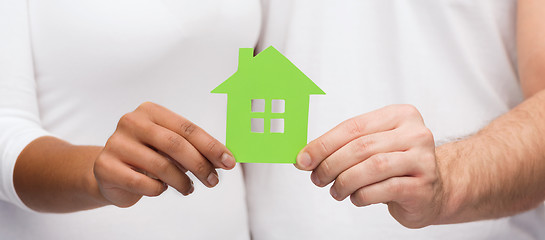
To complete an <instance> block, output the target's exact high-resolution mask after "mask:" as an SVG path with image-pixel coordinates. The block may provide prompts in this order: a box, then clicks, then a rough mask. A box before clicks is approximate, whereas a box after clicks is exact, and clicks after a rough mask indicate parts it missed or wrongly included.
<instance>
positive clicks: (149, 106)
mask: <svg viewBox="0 0 545 240" xmlns="http://www.w3.org/2000/svg"><path fill="white" fill-rule="evenodd" d="M156 106H157V104H155V103H152V102H143V103H142V104H140V105H139V106H138V107H137V108H136V110H137V111H145V112H147V111H149V110H150V109H153V108H155V107H156Z"/></svg>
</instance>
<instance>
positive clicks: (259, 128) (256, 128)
mask: <svg viewBox="0 0 545 240" xmlns="http://www.w3.org/2000/svg"><path fill="white" fill-rule="evenodd" d="M251 124H252V125H251V128H250V129H251V131H252V132H255V133H262V132H264V131H265V120H264V119H263V118H252V123H251Z"/></svg>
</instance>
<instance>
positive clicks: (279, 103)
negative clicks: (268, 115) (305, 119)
mask: <svg viewBox="0 0 545 240" xmlns="http://www.w3.org/2000/svg"><path fill="white" fill-rule="evenodd" d="M285 102H286V101H284V99H273V100H272V106H271V112H273V113H284V112H285V111H286V109H285Z"/></svg>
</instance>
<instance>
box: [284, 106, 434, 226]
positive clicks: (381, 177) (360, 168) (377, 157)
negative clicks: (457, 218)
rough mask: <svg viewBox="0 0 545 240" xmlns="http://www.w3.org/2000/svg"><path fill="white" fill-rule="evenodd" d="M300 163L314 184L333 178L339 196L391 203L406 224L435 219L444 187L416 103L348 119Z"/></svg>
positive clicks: (308, 150) (359, 201)
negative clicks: (309, 172) (309, 173)
mask: <svg viewBox="0 0 545 240" xmlns="http://www.w3.org/2000/svg"><path fill="white" fill-rule="evenodd" d="M295 166H296V167H297V168H299V169H301V170H311V171H312V174H311V179H312V182H313V183H314V184H316V185H317V186H319V187H324V186H326V185H328V184H329V183H331V182H334V183H333V186H332V187H331V190H330V193H331V195H332V196H333V198H335V199H336V200H339V201H341V200H343V199H345V198H346V197H348V196H350V200H351V201H352V203H353V204H354V205H356V206H358V207H361V206H366V205H370V204H376V203H386V204H388V209H389V211H390V214H392V216H393V217H394V218H395V219H396V220H397V221H399V222H400V223H401V224H403V225H404V226H406V227H410V228H418V227H424V226H427V225H430V224H432V223H433V222H434V221H435V219H436V218H437V217H438V215H439V213H440V212H441V208H442V202H443V188H442V181H441V177H440V176H441V175H440V173H439V170H438V167H437V165H436V159H435V143H434V140H433V135H432V133H431V132H430V130H429V129H428V128H426V126H425V125H424V121H423V119H422V117H421V115H420V113H419V112H418V110H417V109H416V108H415V107H413V106H411V105H391V106H387V107H385V108H382V109H379V110H376V111H373V112H370V113H366V114H363V115H360V116H357V117H355V118H352V119H349V120H347V121H344V122H343V123H341V124H339V125H338V126H336V127H335V128H333V129H332V130H330V131H329V132H327V133H325V134H324V135H322V136H321V137H319V138H317V139H315V140H314V141H312V142H310V143H309V144H308V145H307V146H306V147H305V148H304V149H303V150H301V152H300V153H299V155H298V156H297V163H296V164H295Z"/></svg>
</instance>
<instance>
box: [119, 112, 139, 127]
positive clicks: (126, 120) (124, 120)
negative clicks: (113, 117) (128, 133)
mask: <svg viewBox="0 0 545 240" xmlns="http://www.w3.org/2000/svg"><path fill="white" fill-rule="evenodd" d="M136 122H137V119H136V116H135V114H134V112H130V113H125V114H123V116H121V118H119V122H118V127H127V126H132V125H134V124H135V123H136Z"/></svg>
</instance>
